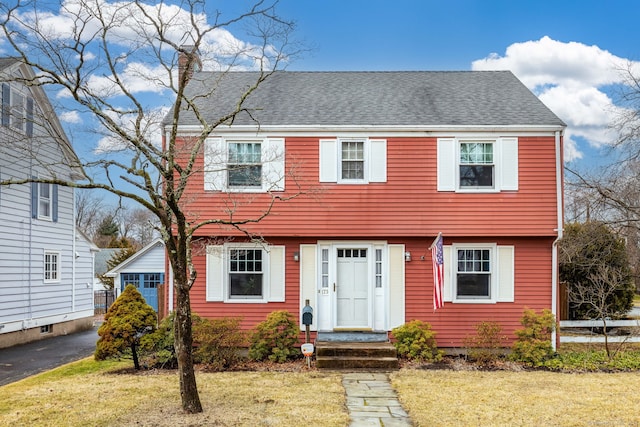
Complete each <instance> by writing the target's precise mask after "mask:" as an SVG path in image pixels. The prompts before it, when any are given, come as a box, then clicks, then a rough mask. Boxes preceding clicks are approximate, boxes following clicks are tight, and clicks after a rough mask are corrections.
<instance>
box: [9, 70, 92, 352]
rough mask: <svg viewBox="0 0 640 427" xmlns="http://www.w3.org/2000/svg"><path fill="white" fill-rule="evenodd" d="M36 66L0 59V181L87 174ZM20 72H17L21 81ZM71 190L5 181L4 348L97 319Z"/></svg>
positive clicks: (87, 253)
mask: <svg viewBox="0 0 640 427" xmlns="http://www.w3.org/2000/svg"><path fill="white" fill-rule="evenodd" d="M33 76H34V73H33V70H32V69H31V68H30V67H28V66H26V65H24V64H23V63H21V62H20V61H19V60H17V59H15V58H0V86H1V99H2V101H1V110H0V182H5V183H6V182H9V181H17V180H26V179H31V178H33V177H35V178H41V179H59V180H60V181H74V180H81V179H83V178H84V175H83V172H82V168H81V167H80V166H79V161H78V158H77V156H76V154H75V152H74V151H73V148H72V147H71V144H70V142H69V141H68V139H67V137H66V135H65V133H64V131H63V129H62V127H61V125H60V122H59V121H58V117H57V115H56V113H55V111H54V110H53V108H52V106H51V104H50V102H49V99H48V98H47V96H46V94H45V93H44V91H43V90H42V88H41V87H39V86H34V85H30V86H26V85H25V84H21V83H18V82H19V81H20V78H24V79H25V81H28V80H29V79H32V78H33ZM16 77H17V78H18V79H17V80H16ZM74 201H75V195H74V189H73V188H70V187H65V186H61V185H54V184H44V183H24V184H12V185H1V186H0V234H1V235H2V238H1V239H0V348H2V347H7V346H11V345H14V344H18V343H23V342H28V341H33V340H37V339H40V338H44V337H47V336H52V335H60V334H68V333H71V332H75V331H78V330H84V329H89V328H91V327H92V326H93V275H94V267H93V262H94V252H95V250H96V249H97V248H96V247H95V246H94V245H93V244H92V243H91V242H89V241H88V239H86V237H85V236H84V235H83V234H82V233H80V232H79V231H78V230H77V229H76V226H75V209H74V207H75V205H74Z"/></svg>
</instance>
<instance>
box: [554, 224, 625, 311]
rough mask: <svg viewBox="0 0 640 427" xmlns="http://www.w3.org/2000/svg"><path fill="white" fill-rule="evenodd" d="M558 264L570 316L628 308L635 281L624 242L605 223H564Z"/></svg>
mask: <svg viewBox="0 0 640 427" xmlns="http://www.w3.org/2000/svg"><path fill="white" fill-rule="evenodd" d="M559 268H560V280H561V281H563V282H564V283H566V284H567V287H568V290H569V302H570V307H569V308H570V310H569V316H570V318H572V319H584V318H599V319H605V318H607V317H609V318H619V317H621V316H622V315H624V314H625V313H626V312H628V311H629V310H630V309H631V308H632V306H633V295H634V290H635V284H634V283H633V276H632V273H631V268H630V266H629V258H628V256H627V251H626V248H625V242H624V240H623V239H621V238H619V237H618V236H617V235H616V234H615V233H614V232H613V231H612V230H611V229H610V228H609V227H608V226H607V225H605V224H603V223H601V222H594V221H590V222H586V223H584V224H579V223H574V224H568V225H567V226H565V234H564V237H563V239H562V241H561V242H560V266H559Z"/></svg>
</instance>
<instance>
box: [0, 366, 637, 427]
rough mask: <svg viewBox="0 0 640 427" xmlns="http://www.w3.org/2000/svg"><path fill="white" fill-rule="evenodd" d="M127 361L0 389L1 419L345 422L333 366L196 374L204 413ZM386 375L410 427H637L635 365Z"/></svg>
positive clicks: (163, 378)
mask: <svg viewBox="0 0 640 427" xmlns="http://www.w3.org/2000/svg"><path fill="white" fill-rule="evenodd" d="M301 363H302V362H301ZM130 366H131V361H125V362H99V363H98V362H94V361H93V360H90V359H85V360H83V361H80V362H76V363H72V364H69V365H66V366H64V367H62V368H59V369H56V370H53V371H51V372H48V373H46V374H42V375H37V376H34V377H31V378H28V379H26V380H23V381H19V382H17V383H14V384H9V385H6V386H3V387H0V425H2V426H4V425H7V426H23V425H24V426H27V425H28V426H54V425H55V426H136V427H150V426H159V427H162V426H172V427H176V426H177V427H180V426H194V427H196V426H261V425H262V426H266V425H269V426H274V425H277V426H285V427H286V426H299V425H307V426H347V425H348V424H349V416H348V413H347V411H346V407H345V393H344V389H343V388H342V385H341V375H340V374H339V373H333V372H319V371H315V370H307V369H306V368H305V369H298V370H294V369H289V372H273V371H263V372H223V373H205V372H198V373H197V378H198V388H199V391H200V398H201V400H202V403H203V406H204V412H203V413H201V414H196V415H186V414H183V413H182V412H181V410H180V399H179V392H178V378H177V374H176V373H175V372H157V371H152V372H142V373H136V372H132V371H131V370H129V369H127V370H123V368H129V367H130ZM391 378H392V384H393V386H394V388H395V389H396V391H397V392H398V395H399V397H400V400H401V402H402V404H403V406H404V407H405V409H407V411H408V412H409V413H410V415H411V417H412V420H413V421H414V423H415V425H416V426H534V425H535V426H600V425H603V426H604V425H606V426H640V411H639V410H638V402H640V400H639V399H638V394H637V384H639V383H640V372H633V373H589V374H562V373H554V372H527V371H519V372H517V371H495V372H487V371H476V370H464V371H455V370H425V369H420V368H403V369H401V370H400V371H398V372H395V373H392V374H391Z"/></svg>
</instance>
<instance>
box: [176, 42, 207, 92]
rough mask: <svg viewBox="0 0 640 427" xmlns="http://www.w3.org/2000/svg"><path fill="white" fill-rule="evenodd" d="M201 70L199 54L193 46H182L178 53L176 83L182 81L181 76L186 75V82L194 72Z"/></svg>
mask: <svg viewBox="0 0 640 427" xmlns="http://www.w3.org/2000/svg"><path fill="white" fill-rule="evenodd" d="M200 70H202V61H201V60H200V52H199V51H198V49H197V48H196V47H195V46H193V45H182V46H180V50H179V52H178V82H181V81H182V75H183V74H185V73H186V81H185V83H186V82H188V81H189V80H190V79H191V76H193V73H194V72H198V71H200Z"/></svg>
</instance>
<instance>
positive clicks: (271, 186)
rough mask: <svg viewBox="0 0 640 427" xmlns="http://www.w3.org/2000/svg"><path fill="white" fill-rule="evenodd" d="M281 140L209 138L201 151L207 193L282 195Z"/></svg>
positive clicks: (283, 172)
mask: <svg viewBox="0 0 640 427" xmlns="http://www.w3.org/2000/svg"><path fill="white" fill-rule="evenodd" d="M284 167H285V151H284V139H283V138H267V139H254V140H236V139H223V138H208V139H207V140H206V141H205V150H204V189H205V190H206V191H229V192H268V191H284V183H285V169H284Z"/></svg>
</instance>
